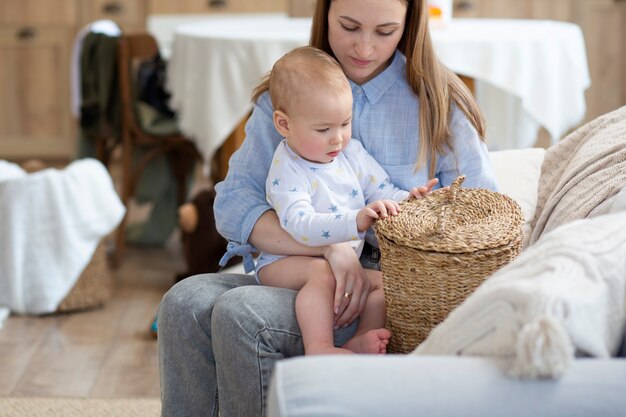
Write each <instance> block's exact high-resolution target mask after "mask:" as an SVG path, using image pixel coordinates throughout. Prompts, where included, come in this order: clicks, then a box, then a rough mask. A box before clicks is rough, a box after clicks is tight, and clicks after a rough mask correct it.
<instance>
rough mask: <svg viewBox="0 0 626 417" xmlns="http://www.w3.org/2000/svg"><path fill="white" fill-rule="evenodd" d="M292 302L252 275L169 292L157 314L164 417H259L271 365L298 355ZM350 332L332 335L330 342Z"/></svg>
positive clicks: (206, 280)
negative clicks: (258, 283)
mask: <svg viewBox="0 0 626 417" xmlns="http://www.w3.org/2000/svg"><path fill="white" fill-rule="evenodd" d="M367 262H368V261H367V260H364V259H362V263H363V264H364V266H366V267H370V268H373V267H375V266H374V265H372V264H368V263H367ZM295 299H296V291H293V290H287V289H281V288H272V287H263V286H259V285H257V283H256V281H255V280H254V277H253V276H251V275H233V274H219V273H218V274H204V275H196V276H194V277H190V278H187V279H185V280H183V281H181V282H179V283H178V284H176V285H175V286H173V287H172V288H171V289H170V290H169V291H168V292H167V294H165V296H164V297H163V300H162V301H161V306H160V309H159V314H158V333H159V337H158V344H159V349H158V351H159V366H160V372H161V401H162V404H163V405H162V407H163V408H162V414H161V415H162V417H173V416H185V417H196V416H217V413H218V407H219V412H220V416H221V417H232V416H242V417H255V416H259V417H260V416H262V415H263V414H264V410H265V397H266V391H267V388H268V385H269V382H270V377H271V373H272V370H273V368H274V364H275V363H276V361H277V360H280V359H283V358H287V357H291V356H298V355H302V354H303V353H304V347H303V345H302V337H301V335H300V329H299V327H298V323H297V321H296V315H295V309H294V304H295ZM355 330H356V323H353V324H352V325H351V326H350V327H347V328H345V329H340V330H338V331H336V332H335V343H336V344H337V345H341V344H343V343H345V342H346V341H347V340H348V339H349V338H350V337H351V336H352V335H353V334H354V332H355ZM218 405H219V406H218Z"/></svg>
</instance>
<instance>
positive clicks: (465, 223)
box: [375, 176, 524, 253]
mask: <svg viewBox="0 0 626 417" xmlns="http://www.w3.org/2000/svg"><path fill="white" fill-rule="evenodd" d="M463 180H465V177H464V176H460V177H458V178H457V179H456V180H454V181H453V183H452V184H451V185H450V187H448V188H442V189H439V190H435V191H433V192H432V193H431V194H429V195H428V196H426V197H424V198H412V199H410V200H408V201H405V202H402V203H400V206H401V211H400V213H399V214H398V215H397V216H391V217H388V218H387V219H385V220H380V221H377V222H376V224H375V229H376V234H377V235H382V236H383V237H384V238H386V239H387V240H390V241H392V242H394V243H396V244H398V245H404V246H408V247H411V248H415V249H419V250H424V251H432V252H440V253H467V252H475V251H478V250H484V249H493V248H498V247H502V246H505V245H509V244H510V243H511V242H512V241H515V240H517V239H518V238H520V237H521V235H522V224H523V222H524V217H523V215H522V211H521V209H520V207H519V205H518V204H517V203H516V202H515V201H514V200H513V199H511V198H510V197H508V196H506V195H504V194H500V193H496V192H493V191H489V190H485V189H478V188H463V189H462V188H460V186H461V184H462V183H463ZM379 238H380V237H379Z"/></svg>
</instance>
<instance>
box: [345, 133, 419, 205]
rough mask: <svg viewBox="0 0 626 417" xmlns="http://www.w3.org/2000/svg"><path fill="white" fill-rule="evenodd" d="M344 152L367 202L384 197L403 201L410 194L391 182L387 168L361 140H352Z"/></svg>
mask: <svg viewBox="0 0 626 417" xmlns="http://www.w3.org/2000/svg"><path fill="white" fill-rule="evenodd" d="M344 154H345V155H346V158H347V159H348V162H349V163H350V165H352V168H353V169H354V171H355V173H356V175H357V178H358V179H359V182H360V183H361V188H362V189H363V196H364V197H365V203H366V204H369V203H371V202H373V201H376V200H383V199H388V200H395V201H402V200H404V199H406V198H407V197H408V196H409V193H408V191H405V190H402V189H400V188H398V187H396V186H395V185H394V184H393V183H392V182H391V179H390V178H389V175H388V174H387V172H386V171H385V169H384V168H383V167H382V166H380V164H379V163H378V162H376V160H375V159H374V157H372V155H370V154H369V153H368V152H367V150H365V148H364V147H363V145H362V144H361V143H360V142H359V141H356V140H351V141H350V143H349V144H348V146H347V147H346V149H345V150H344Z"/></svg>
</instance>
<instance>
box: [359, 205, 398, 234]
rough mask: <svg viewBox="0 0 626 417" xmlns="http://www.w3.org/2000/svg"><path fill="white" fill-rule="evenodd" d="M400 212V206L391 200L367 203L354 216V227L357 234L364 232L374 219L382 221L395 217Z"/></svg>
mask: <svg viewBox="0 0 626 417" xmlns="http://www.w3.org/2000/svg"><path fill="white" fill-rule="evenodd" d="M399 212H400V204H398V202H397V201H393V200H377V201H374V202H373V203H369V204H368V205H367V206H365V207H363V208H362V209H361V210H359V212H358V214H357V215H356V227H357V230H358V231H359V232H364V231H366V230H367V229H369V227H370V226H371V225H372V223H373V222H374V220H376V219H384V218H386V217H388V216H396V215H397V214H398V213H399Z"/></svg>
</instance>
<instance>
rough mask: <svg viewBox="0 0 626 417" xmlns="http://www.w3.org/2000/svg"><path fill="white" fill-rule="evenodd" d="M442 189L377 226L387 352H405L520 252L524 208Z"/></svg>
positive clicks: (500, 198)
mask: <svg viewBox="0 0 626 417" xmlns="http://www.w3.org/2000/svg"><path fill="white" fill-rule="evenodd" d="M464 179H465V177H459V178H457V179H456V180H455V181H454V182H453V184H452V185H451V186H450V187H449V188H447V189H440V190H436V191H434V192H433V193H431V194H430V195H429V196H427V197H425V198H420V199H411V200H409V201H406V202H403V203H401V207H402V210H401V212H400V213H399V215H397V216H393V217H389V218H387V219H386V220H383V221H379V222H377V223H376V225H375V230H376V236H377V238H378V244H379V246H380V251H381V269H382V273H383V287H384V291H385V300H386V303H387V323H386V326H387V328H388V329H389V330H391V331H392V333H393V336H392V338H391V340H390V343H389V346H388V351H389V352H392V353H408V352H410V351H412V350H413V349H415V347H416V346H417V345H418V344H419V343H421V342H422V341H423V340H424V339H426V337H427V336H428V333H429V332H430V330H431V329H432V328H433V327H434V326H436V325H437V324H439V323H441V322H442V321H443V320H444V319H445V318H446V317H447V315H448V313H449V312H450V311H452V310H453V309H454V308H455V307H456V306H457V305H458V304H460V303H461V302H462V301H463V300H464V299H465V298H466V297H467V296H468V295H469V294H470V293H471V292H472V291H474V289H476V287H477V286H478V285H480V284H481V283H482V282H483V281H484V280H485V278H487V277H488V276H489V275H491V274H492V273H494V272H495V271H496V270H498V269H499V268H500V267H502V266H504V265H505V264H507V263H508V262H509V261H511V260H512V259H513V258H515V256H517V255H518V254H519V252H520V250H521V246H522V238H523V232H522V224H523V215H522V212H521V209H520V207H519V205H518V204H517V203H516V202H515V201H514V200H512V199H511V198H509V197H507V196H505V195H503V194H500V193H495V192H491V191H489V190H484V189H461V188H460V186H461V183H462V182H463V180H464Z"/></svg>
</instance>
